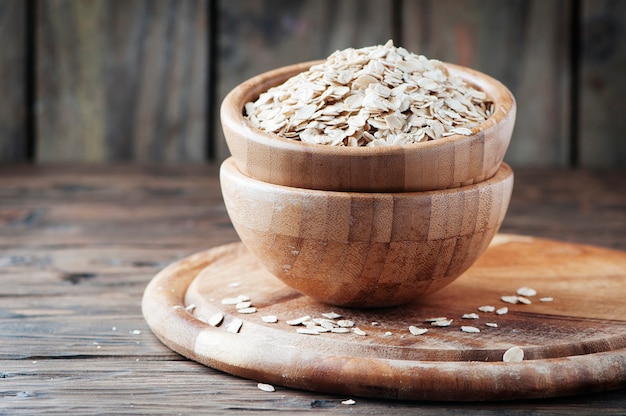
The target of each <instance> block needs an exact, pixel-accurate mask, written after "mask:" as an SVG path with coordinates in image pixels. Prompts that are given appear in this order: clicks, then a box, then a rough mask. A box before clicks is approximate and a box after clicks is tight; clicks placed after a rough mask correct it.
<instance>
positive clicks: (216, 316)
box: [207, 312, 224, 326]
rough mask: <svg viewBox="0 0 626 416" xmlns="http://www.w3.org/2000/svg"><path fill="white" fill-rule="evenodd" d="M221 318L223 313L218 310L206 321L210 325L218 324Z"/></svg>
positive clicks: (222, 318)
mask: <svg viewBox="0 0 626 416" xmlns="http://www.w3.org/2000/svg"><path fill="white" fill-rule="evenodd" d="M223 320H224V314H223V313H221V312H218V313H216V314H214V315H213V316H211V317H210V318H209V320H208V321H207V323H208V324H209V325H211V326H219V325H220V324H221V323H222V321H223Z"/></svg>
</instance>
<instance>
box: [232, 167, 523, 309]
mask: <svg viewBox="0 0 626 416" xmlns="http://www.w3.org/2000/svg"><path fill="white" fill-rule="evenodd" d="M220 181H221V187H222V195H223V197H224V202H225V203H226V208H227V210H228V214H229V215H230V218H231V220H232V222H233V225H234V226H235V229H236V230H237V233H238V235H239V237H240V238H241V240H242V241H243V242H244V244H245V245H246V247H248V249H249V250H250V251H251V252H252V253H253V254H254V255H255V256H256V257H257V258H259V259H260V261H261V262H262V263H263V264H264V265H265V267H267V268H268V270H270V271H271V272H272V273H273V274H274V275H276V276H277V277H279V278H280V279H281V280H282V281H283V282H285V283H286V284H287V285H289V286H291V287H294V288H295V289H297V290H299V291H300V292H302V293H305V294H307V295H309V296H312V297H314V298H316V299H318V300H320V301H324V302H326V303H330V304H333V305H343V306H352V307H384V306H393V305H400V304H403V303H407V302H410V301H412V300H414V299H415V298H416V297H419V296H422V295H427V294H429V293H432V292H434V291H437V290H439V289H441V288H442V287H444V286H446V285H448V284H450V283H451V282H452V281H454V280H455V279H456V278H457V277H459V275H460V274H461V273H463V272H464V271H465V270H467V268H468V267H470V266H471V264H472V263H473V262H474V261H475V260H476V259H477V258H478V256H480V254H482V253H483V252H484V251H485V249H486V248H487V245H488V244H489V242H490V241H491V239H492V238H493V236H494V235H495V234H496V232H497V231H498V228H499V227H500V225H501V224H502V220H503V219H504V215H505V214H506V210H507V207H508V203H509V199H510V197H511V191H512V188H513V172H512V171H511V168H510V167H509V166H507V165H505V164H503V165H502V166H501V167H500V169H499V170H498V172H497V173H496V175H495V176H494V177H493V178H491V179H489V180H487V181H484V182H481V183H478V184H474V185H469V186H464V187H461V188H454V189H445V190H437V191H430V192H395V193H391V192H387V193H357V192H331V191H318V190H310V189H300V188H291V187H285V186H279V185H273V184H269V183H267V182H262V181H258V180H255V179H252V178H250V177H248V176H246V175H244V174H242V173H241V172H240V171H239V170H238V169H237V167H236V165H235V163H234V160H233V158H229V159H227V160H226V161H224V163H223V164H222V167H221V170H220Z"/></svg>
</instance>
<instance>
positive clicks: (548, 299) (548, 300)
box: [539, 296, 554, 302]
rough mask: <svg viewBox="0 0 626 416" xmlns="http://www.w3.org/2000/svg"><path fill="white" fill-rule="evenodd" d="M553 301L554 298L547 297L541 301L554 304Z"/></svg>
mask: <svg viewBox="0 0 626 416" xmlns="http://www.w3.org/2000/svg"><path fill="white" fill-rule="evenodd" d="M553 300H554V298H553V297H552V296H546V297H543V298H541V299H539V301H540V302H552V301H553Z"/></svg>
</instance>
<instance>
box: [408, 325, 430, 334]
mask: <svg viewBox="0 0 626 416" xmlns="http://www.w3.org/2000/svg"><path fill="white" fill-rule="evenodd" d="M409 332H410V333H411V334H413V335H424V334H425V333H427V332H428V329H426V328H418V327H416V326H413V325H411V326H410V327H409Z"/></svg>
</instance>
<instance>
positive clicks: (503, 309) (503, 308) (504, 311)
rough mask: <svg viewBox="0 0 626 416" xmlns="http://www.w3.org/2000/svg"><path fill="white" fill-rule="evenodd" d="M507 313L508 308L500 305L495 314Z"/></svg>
mask: <svg viewBox="0 0 626 416" xmlns="http://www.w3.org/2000/svg"><path fill="white" fill-rule="evenodd" d="M507 313H509V308H507V307H506V306H505V307H502V308H500V309H496V315H506V314H507Z"/></svg>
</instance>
